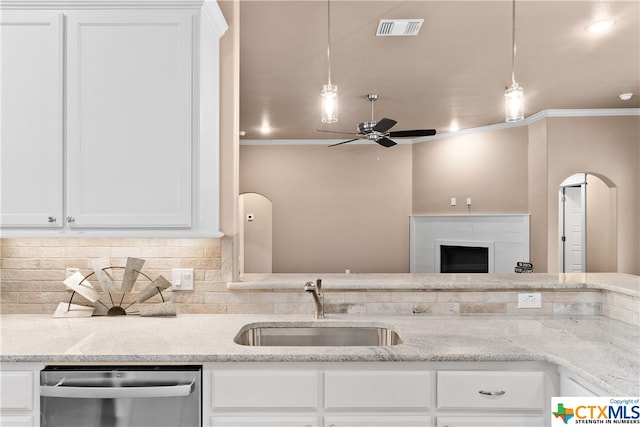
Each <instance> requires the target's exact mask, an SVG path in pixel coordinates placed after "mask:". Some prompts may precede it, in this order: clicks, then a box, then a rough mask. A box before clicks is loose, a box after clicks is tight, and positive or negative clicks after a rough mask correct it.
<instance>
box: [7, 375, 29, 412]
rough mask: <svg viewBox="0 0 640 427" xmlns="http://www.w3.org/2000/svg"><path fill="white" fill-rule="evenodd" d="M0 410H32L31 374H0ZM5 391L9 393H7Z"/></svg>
mask: <svg viewBox="0 0 640 427" xmlns="http://www.w3.org/2000/svg"><path fill="white" fill-rule="evenodd" d="M0 390H2V391H3V393H2V395H1V396H2V398H1V399H0V409H23V410H27V411H29V410H31V409H33V373H32V372H27V371H13V372H11V371H5V372H0ZM7 391H10V392H9V393H7Z"/></svg>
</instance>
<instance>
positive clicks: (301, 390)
mask: <svg viewBox="0 0 640 427" xmlns="http://www.w3.org/2000/svg"><path fill="white" fill-rule="evenodd" d="M212 396H213V407H214V408H305V409H315V408H317V407H318V372H317V371H300V372H291V371H277V370H273V371H258V370H256V371H221V372H215V373H213V390H212Z"/></svg>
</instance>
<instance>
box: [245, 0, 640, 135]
mask: <svg viewBox="0 0 640 427" xmlns="http://www.w3.org/2000/svg"><path fill="white" fill-rule="evenodd" d="M601 4H602V1H600V0H598V1H582V0H572V1H540V0H538V1H520V0H519V1H517V2H516V42H517V56H516V81H518V82H519V83H520V84H522V85H524V87H525V117H527V116H530V115H532V114H535V113H537V112H539V111H542V110H546V109H582V108H590V109H593V108H638V107H640V1H638V0H633V1H624V0H617V1H611V2H607V3H606V5H607V6H608V8H609V10H610V14H611V17H612V18H613V19H614V20H615V21H616V23H615V25H614V26H613V28H612V29H611V30H610V31H609V32H607V33H604V34H591V33H588V32H586V31H585V26H586V25H587V24H588V23H589V22H590V21H591V20H592V19H593V15H594V10H595V9H596V8H595V7H594V6H599V5H601ZM330 7H331V80H332V83H334V84H336V85H338V88H339V89H338V90H339V122H338V123H336V124H331V125H327V124H322V123H321V122H320V90H321V87H322V85H323V84H325V83H326V81H327V58H326V49H327V2H326V1H313V0H308V1H291V0H289V1H264V0H261V1H247V0H241V4H240V49H241V53H240V129H241V130H242V131H245V132H246V136H244V137H243V138H244V139H319V138H330V139H336V137H338V138H340V137H341V136H340V135H338V136H336V135H331V134H322V133H317V132H315V130H316V129H328V130H336V131H347V132H352V131H355V126H356V124H357V123H358V122H362V121H365V120H370V118H371V111H370V106H369V103H368V101H367V100H366V94H367V93H372V92H374V93H377V94H379V97H380V98H379V100H378V102H377V103H376V104H375V109H376V114H375V116H376V117H375V118H376V120H379V119H380V118H382V117H389V118H392V119H395V120H397V121H398V124H397V125H396V126H395V127H394V128H393V130H404V129H416V128H417V129H422V128H435V129H437V131H438V133H444V132H448V131H449V127H450V125H451V122H452V121H453V120H457V121H458V123H459V126H460V129H469V128H474V127H480V126H486V125H491V124H497V123H502V122H504V100H503V99H504V97H503V93H504V88H505V86H506V85H508V84H509V83H510V82H511V52H512V49H511V32H512V3H511V1H502V0H499V1H455V0H448V1H424V0H422V1H370V0H360V1H346V0H331V3H330ZM383 18H384V19H392V18H422V19H424V24H423V25H422V29H421V30H420V33H419V34H418V36H416V37H376V36H375V32H376V28H377V24H378V20H379V19H383ZM624 92H633V93H634V94H635V96H634V97H633V98H632V99H631V100H630V101H626V102H624V101H621V100H620V99H618V95H619V94H621V93H624ZM265 122H266V123H268V124H269V125H270V126H271V127H272V132H271V133H270V134H267V135H264V134H262V133H261V132H260V127H261V126H262V125H263V123H265ZM347 137H348V135H345V139H346V138H347Z"/></svg>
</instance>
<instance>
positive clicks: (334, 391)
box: [324, 370, 432, 410]
mask: <svg viewBox="0 0 640 427" xmlns="http://www.w3.org/2000/svg"><path fill="white" fill-rule="evenodd" d="M431 384H432V381H431V372H428V371H427V372H425V371H415V370H411V371H400V370H398V371H396V370H383V371H371V370H365V371H353V370H339V371H337V370H328V371H326V372H325V373H324V407H325V409H327V410H332V409H347V408H350V409H365V410H366V409H371V408H376V409H378V410H385V409H393V410H401V409H417V410H426V409H427V408H429V406H430V403H431V394H432V393H431Z"/></svg>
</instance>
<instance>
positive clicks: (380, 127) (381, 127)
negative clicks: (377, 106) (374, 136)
mask: <svg viewBox="0 0 640 427" xmlns="http://www.w3.org/2000/svg"><path fill="white" fill-rule="evenodd" d="M396 123H398V122H396V121H395V120H393V119H387V118H386V117H384V118H383V119H382V120H380V121H379V122H378V123H377V124H376V125H375V126H374V127H373V130H375V131H376V132H386V131H388V130H389V129H391V128H392V127H393V126H395V124H396Z"/></svg>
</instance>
